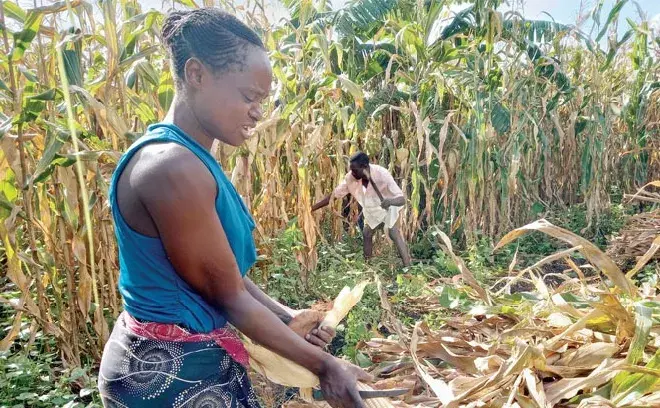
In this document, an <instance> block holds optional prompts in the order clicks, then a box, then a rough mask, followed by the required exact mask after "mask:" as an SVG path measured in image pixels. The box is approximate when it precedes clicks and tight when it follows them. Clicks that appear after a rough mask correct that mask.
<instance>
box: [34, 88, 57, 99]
mask: <svg viewBox="0 0 660 408" xmlns="http://www.w3.org/2000/svg"><path fill="white" fill-rule="evenodd" d="M58 95H60V96H62V91H60V90H59V89H57V88H53V89H49V90H47V91H44V92H42V93H40V94H37V95H32V96H28V99H31V100H34V101H54V100H55V98H56V97H57V96H58Z"/></svg>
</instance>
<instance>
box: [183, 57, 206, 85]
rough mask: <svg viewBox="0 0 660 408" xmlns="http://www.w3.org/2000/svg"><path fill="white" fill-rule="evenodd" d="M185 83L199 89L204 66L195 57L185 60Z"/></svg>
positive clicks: (202, 81) (204, 70)
mask: <svg viewBox="0 0 660 408" xmlns="http://www.w3.org/2000/svg"><path fill="white" fill-rule="evenodd" d="M184 74H185V80H186V83H187V84H188V85H190V86H192V87H193V88H195V89H201V88H202V86H203V83H204V75H205V74H206V67H205V66H204V64H202V62H201V61H200V60H198V59H197V58H190V59H188V61H186V66H185V68H184Z"/></svg>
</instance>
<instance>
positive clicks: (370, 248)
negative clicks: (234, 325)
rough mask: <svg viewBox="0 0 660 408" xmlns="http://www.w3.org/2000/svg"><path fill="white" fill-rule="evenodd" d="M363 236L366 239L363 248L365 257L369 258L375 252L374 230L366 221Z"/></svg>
mask: <svg viewBox="0 0 660 408" xmlns="http://www.w3.org/2000/svg"><path fill="white" fill-rule="evenodd" d="M362 238H363V239H364V243H363V244H362V245H363V248H364V259H365V260H366V259H369V258H371V256H372V255H373V252H374V230H372V229H371V227H369V225H367V224H366V223H365V224H364V228H362Z"/></svg>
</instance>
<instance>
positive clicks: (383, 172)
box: [332, 164, 403, 229]
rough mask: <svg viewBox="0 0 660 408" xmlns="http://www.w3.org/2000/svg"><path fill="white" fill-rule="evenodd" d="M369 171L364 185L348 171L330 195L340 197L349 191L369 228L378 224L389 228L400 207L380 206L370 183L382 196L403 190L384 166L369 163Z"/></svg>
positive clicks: (393, 194)
mask: <svg viewBox="0 0 660 408" xmlns="http://www.w3.org/2000/svg"><path fill="white" fill-rule="evenodd" d="M369 173H370V175H371V182H370V183H369V184H367V186H366V187H365V186H364V184H363V183H362V180H358V179H356V178H355V177H353V174H352V173H351V172H348V173H347V174H346V176H345V177H344V180H343V181H342V183H341V184H339V185H338V186H337V188H335V190H334V191H333V192H332V195H333V197H335V198H342V197H344V196H346V194H349V193H350V194H351V195H352V196H353V197H354V198H355V199H356V200H357V202H358V203H360V205H361V206H362V214H363V215H364V220H365V222H366V223H367V225H368V226H369V227H370V228H372V229H374V228H376V227H378V226H379V225H380V224H385V228H386V229H390V228H392V227H393V226H394V224H395V223H396V221H397V219H398V218H399V211H401V208H402V207H397V206H391V207H390V208H388V209H387V210H385V209H384V208H383V207H381V206H380V204H381V202H380V197H378V194H377V193H376V190H375V189H374V187H373V186H372V185H371V183H374V184H375V185H376V187H378V191H380V193H381V194H382V195H383V198H395V197H400V196H402V195H403V192H402V191H401V188H400V187H399V186H398V185H397V184H396V181H394V178H393V177H392V175H391V174H390V173H389V172H388V171H387V169H385V168H384V167H381V166H379V165H377V164H370V165H369Z"/></svg>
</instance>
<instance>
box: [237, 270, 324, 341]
mask: <svg viewBox="0 0 660 408" xmlns="http://www.w3.org/2000/svg"><path fill="white" fill-rule="evenodd" d="M243 280H244V281H245V288H246V289H247V291H248V292H250V294H251V295H252V297H254V298H255V299H257V300H258V301H259V303H261V304H262V305H264V306H266V307H267V308H268V310H270V311H271V312H273V313H274V314H275V316H277V317H278V318H279V319H280V320H281V321H282V322H283V323H284V324H286V325H287V326H289V328H290V329H291V330H293V331H294V332H295V333H296V334H297V335H299V336H301V337H304V338H305V340H307V341H308V342H310V343H312V344H313V345H315V346H317V347H321V348H323V347H325V346H327V345H328V344H329V343H330V342H331V341H332V339H333V338H334V337H335V335H336V334H337V333H336V332H335V329H333V328H332V327H326V326H323V327H319V324H320V323H321V322H322V321H323V318H324V317H325V314H324V313H322V312H319V311H316V310H311V309H304V310H293V309H291V308H289V307H287V306H285V305H283V304H281V303H280V302H278V301H276V300H275V299H273V298H272V297H270V296H268V294H266V292H264V291H263V290H261V288H260V287H259V286H257V285H255V284H254V282H252V280H250V278H248V277H247V276H246V277H245V278H243Z"/></svg>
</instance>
